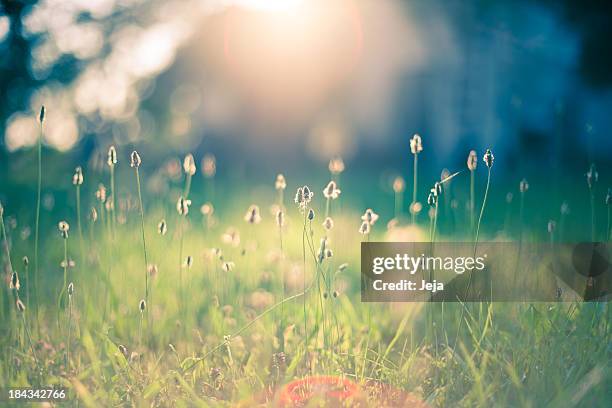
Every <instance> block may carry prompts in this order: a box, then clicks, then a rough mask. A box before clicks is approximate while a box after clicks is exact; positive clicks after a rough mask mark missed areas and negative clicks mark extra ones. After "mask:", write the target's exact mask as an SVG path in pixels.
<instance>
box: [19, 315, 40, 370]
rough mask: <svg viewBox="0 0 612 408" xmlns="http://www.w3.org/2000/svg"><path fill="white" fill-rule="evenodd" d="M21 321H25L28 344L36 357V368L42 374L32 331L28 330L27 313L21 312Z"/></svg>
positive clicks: (24, 327) (24, 326)
mask: <svg viewBox="0 0 612 408" xmlns="http://www.w3.org/2000/svg"><path fill="white" fill-rule="evenodd" d="M21 319H22V321H23V329H24V330H25V332H26V336H27V337H28V342H29V343H30V349H31V350H32V355H33V356H34V362H35V363H36V367H38V372H39V373H40V364H39V363H38V357H37V356H36V350H35V349H34V343H33V342H32V336H31V335H30V329H28V323H27V322H26V318H25V311H23V312H21Z"/></svg>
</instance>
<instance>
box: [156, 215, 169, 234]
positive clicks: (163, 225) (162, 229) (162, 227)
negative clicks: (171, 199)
mask: <svg viewBox="0 0 612 408" xmlns="http://www.w3.org/2000/svg"><path fill="white" fill-rule="evenodd" d="M157 232H158V233H159V235H166V232H168V225H167V224H166V219H165V218H164V219H162V220H161V221H160V222H159V224H157Z"/></svg>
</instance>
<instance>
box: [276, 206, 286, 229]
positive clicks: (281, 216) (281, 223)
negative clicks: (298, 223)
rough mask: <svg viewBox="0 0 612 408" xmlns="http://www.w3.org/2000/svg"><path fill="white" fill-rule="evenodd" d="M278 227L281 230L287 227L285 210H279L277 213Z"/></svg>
mask: <svg viewBox="0 0 612 408" xmlns="http://www.w3.org/2000/svg"><path fill="white" fill-rule="evenodd" d="M276 225H278V227H279V228H282V227H283V226H284V225H285V213H284V212H283V210H278V212H277V213H276Z"/></svg>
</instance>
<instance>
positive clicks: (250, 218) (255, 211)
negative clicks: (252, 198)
mask: <svg viewBox="0 0 612 408" xmlns="http://www.w3.org/2000/svg"><path fill="white" fill-rule="evenodd" d="M244 220H245V221H246V222H248V223H249V224H259V223H260V222H261V214H260V212H259V207H258V206H257V205H255V204H252V205H251V206H250V207H249V209H248V210H247V212H246V214H245V215H244Z"/></svg>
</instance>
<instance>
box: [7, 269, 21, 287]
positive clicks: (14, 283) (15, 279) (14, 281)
mask: <svg viewBox="0 0 612 408" xmlns="http://www.w3.org/2000/svg"><path fill="white" fill-rule="evenodd" d="M20 287H21V284H20V283H19V275H18V274H17V272H16V271H13V273H12V274H11V283H10V285H9V288H10V289H15V290H19V288H20Z"/></svg>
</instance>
